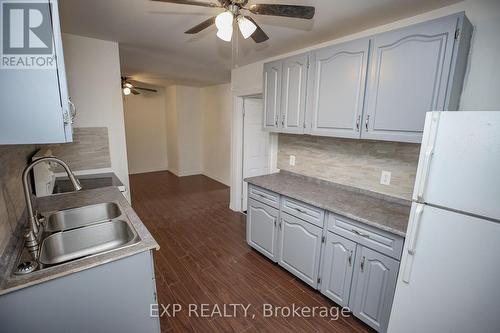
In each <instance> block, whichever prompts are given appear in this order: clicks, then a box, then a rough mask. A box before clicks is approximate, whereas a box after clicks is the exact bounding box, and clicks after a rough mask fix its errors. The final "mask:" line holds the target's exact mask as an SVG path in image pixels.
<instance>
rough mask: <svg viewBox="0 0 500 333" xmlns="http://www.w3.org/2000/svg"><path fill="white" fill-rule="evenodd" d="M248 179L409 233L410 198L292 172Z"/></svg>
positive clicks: (402, 233) (378, 225)
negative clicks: (397, 196)
mask: <svg viewBox="0 0 500 333" xmlns="http://www.w3.org/2000/svg"><path fill="white" fill-rule="evenodd" d="M245 181H247V182H248V183H250V184H253V185H255V186H259V187H262V188H265V189H267V190H270V191H273V192H276V193H279V194H281V195H284V196H287V197H290V198H292V199H296V200H299V201H302V202H305V203H308V204H310V205H313V206H315V207H319V208H322V209H325V210H327V211H330V212H332V213H335V214H339V215H343V216H345V217H348V218H351V219H353V220H356V221H359V222H361V223H365V224H368V225H371V226H373V227H376V228H379V229H381V230H384V231H388V232H391V233H393V234H396V235H399V236H403V237H405V235H406V228H407V226H408V218H409V215H410V207H411V202H410V201H408V200H404V199H399V198H394V197H390V196H386V195H384V194H378V193H374V192H371V191H366V190H362V189H357V188H354V187H350V186H346V185H340V184H336V183H332V182H327V181H323V180H319V179H316V178H310V177H306V176H302V175H298V174H294V173H291V172H280V173H274V174H270V175H265V176H258V177H252V178H247V179H245Z"/></svg>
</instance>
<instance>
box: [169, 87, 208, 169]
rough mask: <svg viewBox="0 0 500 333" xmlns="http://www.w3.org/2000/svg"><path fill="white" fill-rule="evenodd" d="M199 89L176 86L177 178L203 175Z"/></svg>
mask: <svg viewBox="0 0 500 333" xmlns="http://www.w3.org/2000/svg"><path fill="white" fill-rule="evenodd" d="M200 99H201V89H200V88H196V87H188V86H177V96H176V105H177V117H178V121H177V131H178V133H177V137H178V158H179V161H178V163H179V170H178V176H189V175H197V174H200V173H203V160H202V151H203V150H202V140H201V135H202V119H201V108H200V107H201V104H200V102H201V101H200Z"/></svg>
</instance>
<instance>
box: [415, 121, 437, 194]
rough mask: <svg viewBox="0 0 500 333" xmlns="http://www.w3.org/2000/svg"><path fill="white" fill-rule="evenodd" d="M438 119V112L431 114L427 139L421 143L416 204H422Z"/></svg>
mask: <svg viewBox="0 0 500 333" xmlns="http://www.w3.org/2000/svg"><path fill="white" fill-rule="evenodd" d="M439 117H440V113H439V112H432V113H431V122H430V125H429V126H430V129H429V134H428V137H427V138H424V139H423V141H422V149H423V156H422V171H421V173H420V177H419V180H418V186H417V198H416V199H417V201H418V202H424V191H425V187H426V185H427V178H428V177H429V171H430V168H431V160H432V155H433V154H434V145H435V142H436V136H437V129H438V125H439Z"/></svg>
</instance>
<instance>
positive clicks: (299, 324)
mask: <svg viewBox="0 0 500 333" xmlns="http://www.w3.org/2000/svg"><path fill="white" fill-rule="evenodd" d="M130 184H131V185H130V186H131V194H132V206H133V207H134V209H135V211H136V212H137V214H138V215H139V216H140V217H141V219H142V221H143V222H144V223H145V225H146V226H147V227H148V229H149V230H150V232H151V233H152V234H153V236H154V237H155V239H156V241H157V242H158V243H159V244H160V247H161V249H160V251H157V252H155V254H154V261H155V272H156V286H157V291H158V297H159V303H162V304H164V305H165V306H167V305H168V304H180V306H182V311H179V312H178V313H177V314H176V316H175V317H172V316H171V317H168V316H162V317H161V328H162V332H357V333H363V332H372V330H371V329H370V328H369V327H368V326H366V325H365V324H363V323H362V322H360V321H359V320H358V319H356V318H354V317H352V316H350V317H347V318H344V317H340V318H339V319H338V320H331V319H330V318H322V317H319V316H316V317H314V318H304V317H288V318H285V317H283V316H277V317H264V313H263V310H262V309H263V308H262V307H263V304H272V305H273V306H276V307H277V306H282V307H288V308H291V307H292V306H293V304H295V306H297V307H304V306H310V307H313V306H314V307H323V306H325V307H335V306H336V305H335V303H333V302H331V301H329V300H328V299H327V298H325V297H323V296H322V295H321V294H320V293H318V292H317V291H315V290H313V289H311V288H310V287H309V286H307V285H306V284H304V283H302V282H301V281H299V280H298V279H297V278H295V277H294V276H293V275H291V274H290V273H288V272H287V271H285V270H284V269H282V268H280V267H279V266H278V265H277V264H274V263H273V262H271V261H269V260H267V259H266V258H265V257H264V256H262V255H260V254H259V253H258V252H256V251H255V250H252V249H251V248H250V247H249V246H248V245H247V244H246V240H245V215H243V214H240V213H236V212H233V211H231V210H230V209H229V188H228V187H227V186H225V185H223V184H221V183H218V182H216V181H214V180H212V179H210V178H208V177H205V176H189V177H182V178H179V177H176V176H175V175H174V174H172V173H170V172H166V171H165V172H152V173H144V174H137V175H131V176H130ZM189 304H194V305H192V307H193V308H192V309H193V312H192V313H191V314H192V315H191V316H189V311H188V309H189ZM202 304H209V308H208V309H209V310H208V311H209V312H212V310H213V309H214V306H215V305H217V306H220V308H221V310H222V306H223V305H224V304H244V305H245V306H246V305H248V304H251V306H250V308H249V310H248V311H249V315H248V316H247V317H245V316H244V312H243V310H242V309H238V311H237V312H236V314H237V315H236V316H235V317H227V318H224V317H220V316H215V317H209V318H206V317H197V316H196V315H199V316H201V315H202V314H203V313H202V312H201V306H202ZM194 306H197V307H198V308H197V310H196V312H195V311H194V310H195V308H194ZM160 310H161V307H160ZM170 310H171V308H170ZM228 310H230V311H228V312H226V314H230V315H232V314H233V312H232V308H228ZM169 312H170V314H172V313H171V311H169ZM253 315H255V316H254V317H252V316H253ZM285 315H286V313H285Z"/></svg>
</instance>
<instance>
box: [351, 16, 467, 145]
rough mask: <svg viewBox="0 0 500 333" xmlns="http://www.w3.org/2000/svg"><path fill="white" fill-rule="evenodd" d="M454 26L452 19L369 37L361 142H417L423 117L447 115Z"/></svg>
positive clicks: (454, 17) (455, 23) (420, 136)
mask: <svg viewBox="0 0 500 333" xmlns="http://www.w3.org/2000/svg"><path fill="white" fill-rule="evenodd" d="M458 20H459V17H458V16H456V15H454V16H450V17H447V18H445V19H441V20H437V21H433V22H428V23H425V24H419V25H416V26H412V27H408V28H405V29H399V30H396V31H391V32H387V33H383V34H380V35H376V36H374V37H373V40H372V48H371V57H370V68H369V74H368V75H369V77H368V86H367V94H366V109H365V115H364V119H363V124H362V125H363V132H362V136H361V137H362V138H363V139H377V140H392V141H406V142H420V141H421V138H422V132H423V129H424V120H425V113H426V112H428V111H435V110H437V111H440V110H447V109H448V103H447V98H446V95H447V89H448V82H449V79H450V70H451V65H452V56H453V51H454V44H455V30H456V29H457V24H458Z"/></svg>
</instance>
